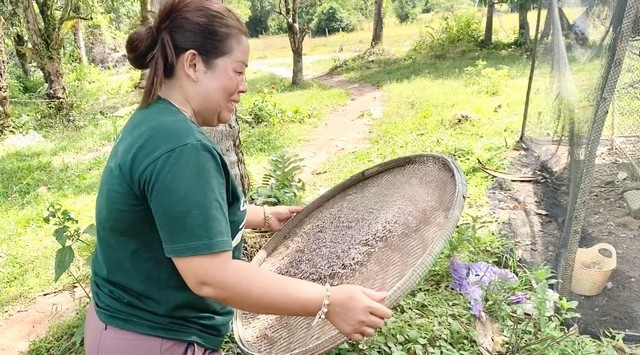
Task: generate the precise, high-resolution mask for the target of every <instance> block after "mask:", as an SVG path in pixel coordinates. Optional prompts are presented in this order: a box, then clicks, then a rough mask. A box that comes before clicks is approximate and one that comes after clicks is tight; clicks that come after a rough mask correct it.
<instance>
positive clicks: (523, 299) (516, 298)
mask: <svg viewBox="0 0 640 355" xmlns="http://www.w3.org/2000/svg"><path fill="white" fill-rule="evenodd" d="M509 303H515V304H527V303H531V300H530V299H529V297H528V296H527V295H526V294H525V293H523V292H517V293H516V294H515V295H513V296H511V297H509Z"/></svg>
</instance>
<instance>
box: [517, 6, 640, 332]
mask: <svg viewBox="0 0 640 355" xmlns="http://www.w3.org/2000/svg"><path fill="white" fill-rule="evenodd" d="M542 4H543V6H541V8H540V9H536V11H538V12H537V16H538V19H539V21H538V22H537V27H538V29H539V32H538V33H539V35H537V36H536V41H535V50H534V56H533V60H532V67H531V83H530V86H529V90H528V93H527V97H526V111H525V112H526V113H525V116H524V119H523V126H522V133H521V142H522V144H523V145H524V146H525V148H527V150H529V151H532V152H534V153H535V154H534V156H535V157H536V159H537V161H536V163H538V164H539V169H541V171H543V173H544V175H545V176H546V180H545V181H544V183H543V184H541V185H543V186H541V187H540V191H539V196H540V203H541V204H542V205H543V206H544V207H545V210H546V212H548V219H549V220H548V221H547V222H554V223H548V225H545V226H543V227H541V229H542V230H541V231H539V234H540V235H541V237H540V238H542V239H544V240H545V242H544V243H546V244H547V245H546V247H545V248H541V250H544V251H545V255H543V256H542V259H544V262H546V263H548V264H550V265H551V266H552V267H553V268H554V270H555V271H556V274H557V277H558V279H559V281H560V282H559V283H558V287H557V291H558V293H559V294H560V295H561V296H564V297H568V298H569V299H572V300H576V301H578V302H579V305H578V311H579V313H580V314H581V317H580V319H579V322H580V329H581V330H582V331H583V332H585V333H594V334H595V335H600V334H602V333H603V332H606V331H609V330H613V331H615V332H622V333H625V334H626V335H627V337H628V338H629V339H632V340H635V341H637V340H638V334H640V303H639V302H637V299H638V295H640V277H638V275H637V272H638V271H639V270H640V261H639V260H640V258H637V257H636V255H635V254H636V253H637V252H639V251H640V239H639V238H640V236H639V229H640V220H638V218H640V216H638V215H637V214H638V213H640V212H639V211H637V207H638V206H637V204H638V201H636V200H634V199H635V198H636V197H635V193H636V192H635V191H636V190H640V185H639V184H638V181H639V177H640V170H638V167H639V166H640V164H639V163H640V116H639V113H640V112H639V110H638V108H640V91H639V89H640V70H639V69H640V31H639V24H640V21H639V11H638V7H639V4H638V1H634V0H586V1H585V0H571V1H558V0H551V1H548V2H544V1H543V2H542ZM637 193H638V194H640V191H638V192H637ZM638 200H640V198H638ZM634 216H635V217H634ZM543 224H544V223H543Z"/></svg>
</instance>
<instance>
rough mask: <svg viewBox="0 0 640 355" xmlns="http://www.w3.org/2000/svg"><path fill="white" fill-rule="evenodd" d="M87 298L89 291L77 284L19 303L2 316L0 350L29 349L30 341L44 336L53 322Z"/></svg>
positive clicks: (0, 320) (0, 322) (0, 351)
mask: <svg viewBox="0 0 640 355" xmlns="http://www.w3.org/2000/svg"><path fill="white" fill-rule="evenodd" d="M83 298H86V295H85V294H84V292H83V291H82V288H80V287H76V288H74V289H68V290H63V291H58V292H54V293H49V294H44V295H42V296H40V297H38V298H37V299H36V300H35V302H33V303H30V304H24V305H19V306H16V308H14V309H13V310H11V311H10V312H9V313H7V314H5V315H3V318H2V319H0V354H7V355H15V354H20V353H22V352H24V351H25V350H27V348H28V347H29V342H30V341H32V340H34V339H36V338H38V337H41V336H43V335H44V334H45V333H46V331H47V328H48V326H49V324H50V323H51V322H54V321H58V320H61V319H63V318H65V317H67V316H69V315H71V314H73V312H74V311H75V309H76V306H77V305H78V303H79V302H80V301H81V300H82V299H83Z"/></svg>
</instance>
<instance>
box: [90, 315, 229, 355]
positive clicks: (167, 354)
mask: <svg viewBox="0 0 640 355" xmlns="http://www.w3.org/2000/svg"><path fill="white" fill-rule="evenodd" d="M84 349H85V353H86V354H87V355H107V354H108V355H112V354H118V355H129V354H131V355H152V354H153V355H222V352H221V351H219V350H208V349H204V348H202V347H201V346H199V345H197V344H194V343H186V342H182V341H179V340H172V339H163V338H157V337H154V336H149V335H144V334H139V333H134V332H130V331H127V330H123V329H119V328H116V327H113V326H110V325H106V324H104V323H103V322H102V321H100V319H99V318H98V316H97V315H96V311H95V308H94V305H93V302H92V303H91V304H90V305H89V308H88V309H87V318H86V320H85V323H84Z"/></svg>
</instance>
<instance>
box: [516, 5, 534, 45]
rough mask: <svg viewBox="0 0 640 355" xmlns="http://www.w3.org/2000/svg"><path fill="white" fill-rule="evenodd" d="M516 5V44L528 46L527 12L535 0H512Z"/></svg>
mask: <svg viewBox="0 0 640 355" xmlns="http://www.w3.org/2000/svg"><path fill="white" fill-rule="evenodd" d="M513 1H514V2H516V3H517V5H518V44H519V45H520V46H529V44H531V29H530V26H529V18H528V14H529V11H530V10H531V8H532V7H533V4H534V3H535V2H536V1H535V0H513Z"/></svg>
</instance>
